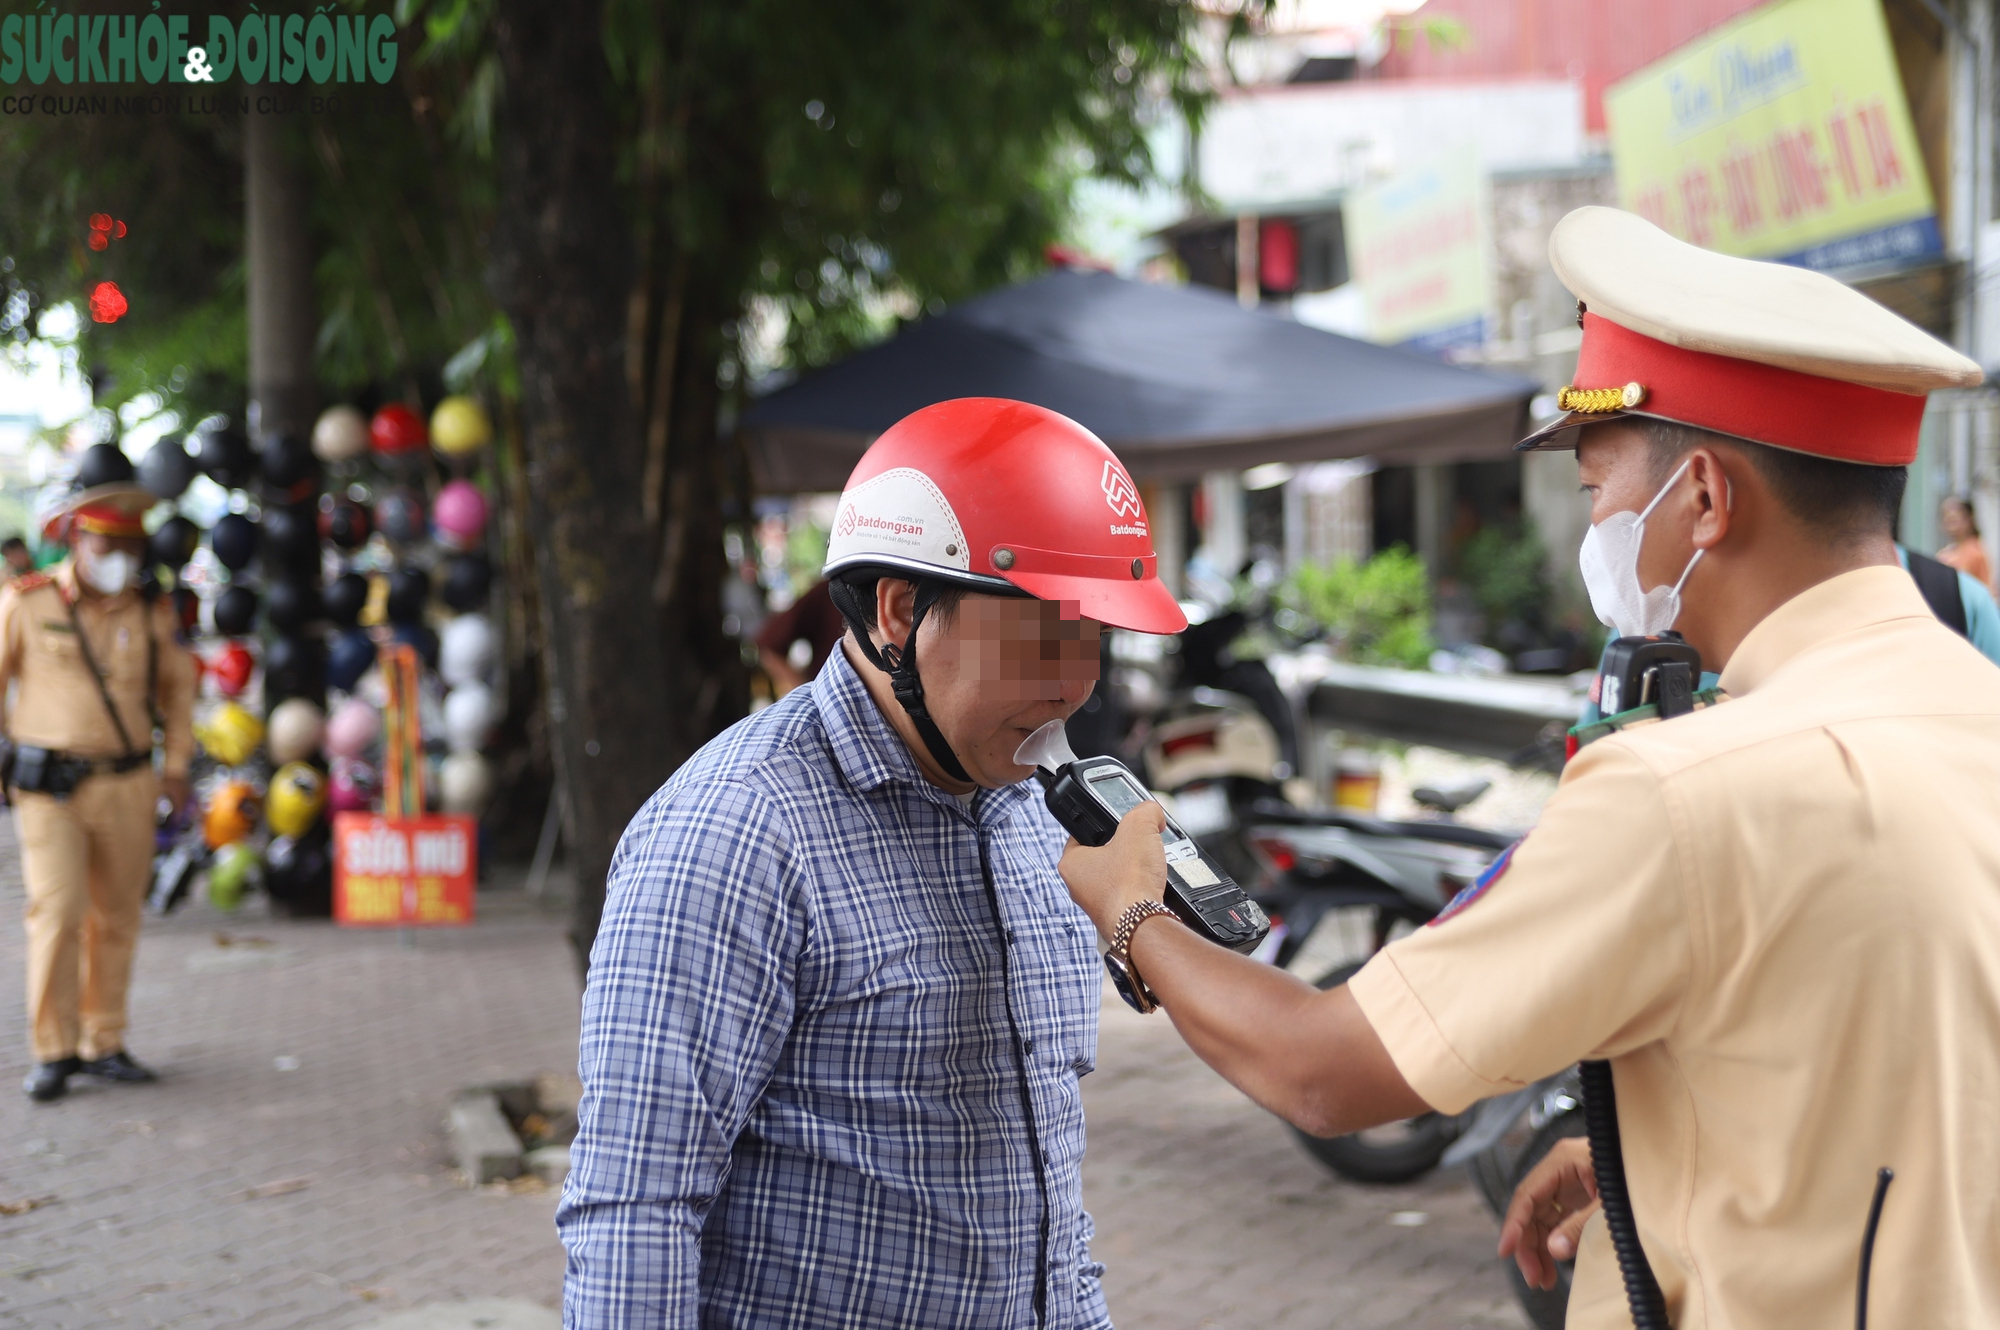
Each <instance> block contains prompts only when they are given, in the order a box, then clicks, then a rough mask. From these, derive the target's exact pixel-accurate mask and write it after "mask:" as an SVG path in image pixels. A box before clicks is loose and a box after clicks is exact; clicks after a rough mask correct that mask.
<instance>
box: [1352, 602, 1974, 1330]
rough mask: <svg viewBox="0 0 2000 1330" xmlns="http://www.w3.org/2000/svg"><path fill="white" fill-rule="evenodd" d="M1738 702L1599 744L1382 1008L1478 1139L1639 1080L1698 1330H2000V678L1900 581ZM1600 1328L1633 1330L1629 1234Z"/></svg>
mask: <svg viewBox="0 0 2000 1330" xmlns="http://www.w3.org/2000/svg"><path fill="white" fill-rule="evenodd" d="M1722 685H1723V687H1724V688H1725V689H1727V690H1728V691H1729V693H1730V694H1731V695H1732V696H1733V697H1734V699H1735V700H1734V701H1731V702H1729V703H1728V704H1726V705H1724V706H1720V707H1715V708H1711V709H1709V710H1706V711H1702V712H1697V713H1695V714H1693V715H1690V716H1684V717H1681V718H1678V719H1675V720H1673V721H1670V722H1667V723H1664V724H1657V725H1651V726H1646V727H1643V728H1639V729H1635V730H1630V731H1626V732H1624V733H1622V734H1619V735H1616V736H1614V737H1611V738H1607V739H1602V740H1599V741H1598V742H1597V743H1595V744H1592V745H1591V746H1590V747H1589V748H1586V749H1585V750H1584V751H1583V752H1582V753H1580V754H1579V755H1578V756H1577V758H1576V759H1575V760H1574V761H1573V762H1571V763H1570V765H1569V768H1568V770H1567V771H1565V772H1564V774H1563V780H1562V785H1561V787H1560V789H1559V790H1558V791H1557V793H1556V795H1555V797H1554V798H1553V799H1552V800H1550V802H1549V805H1548V807H1547V809H1546V810H1545V811H1544V813H1543V815H1542V819H1541V822H1540V824H1539V825H1538V826H1537V827H1536V828H1535V829H1534V831H1533V832H1532V833H1530V834H1529V836H1528V837H1527V839H1526V840H1525V841H1523V842H1522V843H1521V845H1520V846H1519V848H1518V849H1517V850H1516V852H1515V854H1514V858H1513V862H1512V864H1511V865H1510V867H1509V868H1508V870H1507V871H1506V872H1505V873H1504V874H1503V875H1501V876H1500V877H1498V878H1496V879H1495V880H1494V881H1493V882H1492V884H1491V885H1490V886H1489V887H1488V889H1487V890H1486V892H1485V893H1484V894H1483V895H1482V896H1481V897H1480V898H1479V899H1477V900H1475V901H1473V902H1472V903H1470V904H1469V905H1467V906H1466V907H1465V908H1464V909H1463V911H1462V912H1460V913H1458V914H1455V915H1453V916H1452V917H1450V918H1447V919H1445V920H1443V921H1442V922H1441V923H1439V924H1437V925H1436V926H1433V927H1426V928H1422V929H1419V930H1418V931H1417V932H1416V933H1415V934H1413V935H1411V936H1409V937H1407V938H1404V939H1402V940H1400V941H1398V942H1396V943H1394V944H1392V945H1391V946H1389V947H1388V948H1387V949H1386V950H1384V951H1383V952H1382V953H1381V954H1379V955H1378V956H1376V957H1375V958H1374V959H1373V960H1372V961H1370V962H1369V964H1368V965H1367V966H1366V967H1365V968H1364V969H1363V970H1362V971H1361V972H1360V973H1359V974H1358V975H1357V976H1356V977H1355V979H1354V981H1353V985H1352V989H1353V993H1354V996H1355V997H1356V999H1357V1000H1358V1001H1359V1002H1360V1004H1361V1009H1362V1011H1363V1012H1364V1013H1365V1014H1366V1015H1367V1017H1368V1020H1369V1023H1370V1024H1371V1025H1372V1026H1373V1027H1374V1029H1375V1031H1376V1033H1377V1034H1378V1035H1379V1036H1380V1037H1381V1038H1382V1041H1383V1042H1384V1044H1385V1045H1386V1046H1387V1047H1388V1050H1389V1052H1390V1055H1391V1056H1392V1057H1393V1058H1394V1059H1395V1062H1396V1065H1397V1067H1398V1068H1399V1069H1400V1070H1401V1071H1402V1073H1403V1075H1404V1077H1405V1078H1406V1079H1408V1081H1409V1083H1410V1085H1411V1086H1412V1087H1413V1088H1414V1089H1415V1090H1416V1091H1417V1093H1419V1094H1420V1095H1422V1096H1423V1097H1424V1099H1425V1100H1426V1101H1428V1102H1429V1103H1430V1104H1432V1105H1433V1106H1435V1107H1436V1108H1438V1109H1440V1110H1441V1111H1444V1112H1457V1111H1459V1110H1460V1109H1463V1108H1464V1107H1465V1106H1466V1105H1468V1104H1470V1103H1471V1102H1472V1101H1474V1100H1475V1099H1479V1098H1483V1097H1486V1096H1489V1095H1495V1094H1499V1093H1502V1092H1504V1091H1508V1090H1513V1089H1515V1088H1518V1087H1519V1086H1521V1085H1523V1084H1526V1083H1529V1082H1532V1081H1534V1080H1535V1079H1537V1078H1539V1077H1542V1076H1545V1075H1549V1074H1551V1073H1553V1072H1556V1071H1559V1070H1561V1069H1562V1068H1563V1067H1565V1066H1567V1065H1568V1064H1569V1063H1572V1062H1575V1061H1578V1060H1580V1059H1586V1058H1605V1057H1609V1058H1611V1059H1612V1060H1613V1068H1614V1072H1615V1075H1616V1079H1617V1086H1618V1111H1619V1122H1620V1125H1621V1127H1622V1130H1623V1135H1624V1143H1625V1165H1626V1171H1627V1176H1628V1180H1629V1182H1630V1186H1631V1191H1632V1195H1633V1197H1634V1208H1635V1210H1636V1212H1637V1216H1638V1223H1639V1229H1640V1236H1641V1239H1642V1241H1643V1243H1644V1246H1645V1249H1646V1253H1647V1255H1648V1257H1649V1258H1650V1259H1651V1261H1652V1264H1653V1268H1654V1270H1655V1272H1656V1273H1657V1274H1658V1276H1659V1280H1660V1285H1661V1287H1662V1289H1663V1290H1664V1291H1665V1293H1666V1297H1667V1303H1668V1306H1669V1308H1670V1309H1671V1310H1672V1312H1673V1320H1674V1324H1675V1326H1677V1327H1679V1328H1680V1330H1723V1328H1724V1327H1727V1328H1728V1330H1765V1328H1766V1327H1773V1326H1811V1327H1819V1328H1821V1330H1825V1328H1827V1327H1835V1326H1842V1325H1850V1324H1852V1320H1853V1315H1854V1291H1855V1290H1854V1285H1855V1274H1856V1269H1857V1266H1858V1263H1859V1255H1860V1248H1861V1236H1862V1230H1863V1227H1864V1225H1865V1223H1866V1220H1867V1213H1868V1205H1869V1199H1870V1197H1871V1195H1872V1194H1873V1190H1874V1186H1875V1173H1876V1169H1877V1168H1879V1167H1881V1166H1883V1165H1888V1166H1890V1167H1892V1168H1894V1169H1895V1170H1896V1180H1895V1182H1894V1184H1893V1185H1892V1186H1891V1188H1890V1190H1889V1195H1888V1201H1887V1204H1886V1206H1885V1208H1884V1210H1883V1215H1882V1225H1881V1232H1880V1236H1879V1239H1878V1241H1877V1243H1876V1247H1875V1262H1874V1273H1873V1293H1872V1296H1871V1298H1870V1306H1871V1309H1872V1310H1871V1315H1870V1321H1871V1323H1872V1324H1875V1325H1880V1326H1885V1327H1886V1326H1893V1327H1898V1330H1916V1328H1917V1327H1923V1328H1924V1330H1945V1328H1947V1327H1977V1326H1996V1325H2000V669H1995V668H1994V666H1993V665H1992V664H1990V663H1989V662H1987V661H1986V660H1985V659H1984V658H1983V657H1981V656H1980V655H1979V653H1978V652H1976V651H1974V650H1973V649H1972V648H1971V647H1970V646H1969V645H1967V644H1966V643H1965V642H1964V641H1963V640H1962V639H1961V638H1959V637H1958V636H1956V635H1955V634H1953V633H1952V632H1951V631H1950V630H1949V629H1947V628H1945V627H1944V626H1943V625H1942V624H1940V623H1938V621H1937V620H1936V619H1935V618H1934V617H1932V615H1931V613H1930V611H1929V610H1928V609H1927V608H1926V607H1925V605H1924V602H1923V600H1922V598H1921V597H1920V596H1919V595H1918V594H1917V590H1916V587H1915V585H1914V584H1913V583H1912V582H1911V581H1910V579H1909V577H1908V576H1907V575H1906V574H1905V573H1903V572H1902V571H1901V570H1900V569H1897V568H1894V567H1885V568H1867V569H1862V570H1858V571H1855V572H1850V573H1846V574H1844V575H1842V576H1840V577H1836V578H1833V579H1832V580H1830V581H1827V582H1824V583H1822V584H1821V585H1819V586H1816V587H1814V588H1812V589H1811V590H1809V591H1806V592H1805V593H1804V594H1802V595H1800V596H1798V597H1796V598H1795V599H1793V600H1792V601H1790V602H1789V603H1787V604H1785V605H1783V606H1781V607H1780V608H1779V609H1778V610H1776V611H1775V612H1774V613H1772V614H1771V615H1770V616H1769V617H1768V618H1766V619H1765V620H1764V621H1763V622H1762V623H1760V624H1759V625H1758V626H1757V627H1756V628H1755V629H1754V630H1753V631H1752V632H1751V634H1750V635H1749V637H1747V638H1746V639H1745V640H1744V642H1743V644H1742V646H1741V647H1740V648H1738V650H1737V652H1736V654H1735V655H1734V656H1733V657H1731V659H1730V660H1729V662H1728V665H1727V667H1726V668H1725V669H1724V671H1723V674H1722ZM1569 1324H1570V1326H1571V1327H1572V1328H1573V1330H1577V1328H1583V1330H1589V1328H1592V1327H1603V1328H1605V1330H1609V1328H1610V1327H1614V1326H1618V1327H1627V1326H1629V1325H1630V1324H1631V1321H1630V1318H1629V1315H1628V1313H1627V1311H1626V1307H1625V1301H1624V1293H1623V1290H1622V1286H1621V1285H1620V1283H1619V1277H1618V1270H1617V1266H1616V1264H1615V1262H1614V1261H1613V1258H1612V1254H1611V1249H1610V1244H1609V1241H1608V1240H1607V1238H1606V1237H1605V1234H1604V1225H1603V1222H1602V1220H1601V1219H1599V1220H1593V1221H1592V1223H1591V1224H1590V1227H1589V1229H1588V1230H1586V1234H1585V1241H1584V1245H1583V1250H1582V1253H1581V1255H1580V1258H1579V1261H1578V1264H1577V1271H1576V1284H1575V1290H1574V1294H1573V1296H1572V1299H1571V1302H1570V1311H1569Z"/></svg>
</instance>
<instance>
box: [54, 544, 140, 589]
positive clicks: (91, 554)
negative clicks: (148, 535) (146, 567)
mask: <svg viewBox="0 0 2000 1330" xmlns="http://www.w3.org/2000/svg"><path fill="white" fill-rule="evenodd" d="M70 546H71V548H72V549H74V550H75V551H76V571H77V578H78V580H79V581H80V582H81V583H82V584H83V585H84V587H85V588H87V589H88V590H91V591H95V592H97V593H98V594H99V595H104V596H115V595H117V594H118V593H119V592H121V591H123V590H125V589H126V588H127V587H129V586H130V585H132V582H133V581H134V580H135V579H136V578H137V577H138V575H139V569H140V567H141V566H142V565H143V563H144V560H145V554H146V541H145V538H144V537H143V536H106V535H102V534H100V533H98V532H95V531H79V532H77V533H76V536H75V537H74V539H72V541H71V542H70Z"/></svg>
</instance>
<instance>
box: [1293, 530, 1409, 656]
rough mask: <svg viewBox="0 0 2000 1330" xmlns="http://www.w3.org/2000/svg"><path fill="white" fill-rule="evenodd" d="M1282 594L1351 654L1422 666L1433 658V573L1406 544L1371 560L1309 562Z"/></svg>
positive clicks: (1294, 574) (1346, 653) (1296, 610)
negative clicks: (1431, 578)
mask: <svg viewBox="0 0 2000 1330" xmlns="http://www.w3.org/2000/svg"><path fill="white" fill-rule="evenodd" d="M1278 595H1279V600H1280V602H1281V603H1282V604H1284V605H1285V607H1286V608H1288V609H1291V610H1293V611H1295V612H1297V613H1299V614H1303V615H1304V616H1306V618H1307V619H1309V620H1311V621H1312V622H1313V623H1314V624H1316V625H1318V626H1319V627H1321V628H1324V629H1325V630H1326V631H1327V633H1328V635H1329V636H1330V637H1331V638H1332V640H1333V643H1334V648H1335V650H1337V651H1338V652H1339V653H1340V654H1341V655H1342V656H1344V657H1346V658H1347V659H1349V660H1354V661H1359V662H1361V663H1362V664H1366V665H1400V666H1402V667H1404V668H1406V669H1421V668H1423V667H1424V665H1425V664H1426V663H1427V662H1428V661H1429V659H1430V654H1431V649H1432V646H1433V645H1434V644H1433V643H1432V641H1431V586H1430V575H1429V574H1428V573H1427V572H1426V571H1425V569H1424V564H1423V560H1421V559H1419V558H1418V557H1417V556H1416V555H1414V554H1412V553H1410V551H1409V550H1408V549H1407V548H1405V547H1404V546H1402V545H1395V546H1391V547H1390V548H1389V549H1386V550H1383V551H1382V552H1381V553H1380V554H1377V555H1376V556H1375V557H1374V558H1372V559H1369V560H1368V561H1367V562H1366V563H1357V562H1355V561H1354V560H1352V559H1341V560H1338V561H1336V562H1334V563H1331V564H1324V563H1316V564H1306V565H1305V566H1304V567H1302V568H1300V569H1299V570H1298V571H1297V572H1295V573H1293V574H1292V576H1291V577H1290V578H1288V579H1286V581H1285V583H1284V585H1283V586H1282V587H1280V588H1279V592H1278Z"/></svg>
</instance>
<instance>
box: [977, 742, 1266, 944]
mask: <svg viewBox="0 0 2000 1330" xmlns="http://www.w3.org/2000/svg"><path fill="white" fill-rule="evenodd" d="M1014 761H1016V762H1017V763H1019V764H1021V765H1022V766H1031V767H1033V768H1034V769H1035V776H1036V778H1037V779H1038V780H1040V781H1041V782H1042V789H1043V791H1044V794H1043V799H1044V801H1045V802H1046V803H1047V804H1048V806H1049V811H1050V812H1051V813H1053V814H1055V818H1056V821H1058V822H1060V823H1062V825H1063V827H1064V829H1065V830H1067V831H1068V832H1069V834H1070V835H1072V836H1074V837H1076V839H1077V841H1078V843H1079V844H1083V845H1103V844H1105V843H1107V842H1108V841H1110V839H1111V838H1112V837H1113V836H1115V835H1117V834H1118V823H1119V821H1120V819H1122V818H1123V817H1124V816H1125V814H1127V813H1129V812H1131V811H1132V810H1133V809H1134V808H1137V807H1138V806H1139V805H1140V804H1142V803H1145V802H1146V801H1147V800H1149V799H1151V798H1152V797H1153V795H1152V792H1151V791H1149V790H1148V789H1147V788H1146V784H1145V782H1144V781H1142V780H1140V779H1139V778H1138V777H1137V776H1135V775H1133V774H1132V770H1131V768H1129V767H1127V766H1126V765H1125V764H1124V763H1123V762H1120V761H1119V760H1118V759H1117V758H1115V757H1085V758H1079V757H1078V756H1077V755H1076V754H1075V752H1073V751H1072V750H1071V749H1070V746H1069V736H1068V735H1067V734H1066V733H1065V732H1064V730H1063V722H1062V721H1060V720H1052V721H1050V722H1049V723H1048V724H1047V725H1044V726H1042V728H1041V729H1039V730H1036V731H1035V732H1034V733H1033V734H1031V735H1029V736H1028V739H1027V742H1026V743H1024V744H1022V745H1021V747H1020V749H1019V750H1018V751H1016V752H1015V754H1014ZM1160 840H1161V841H1162V842H1164V843H1165V845H1166V848H1167V885H1166V890H1165V891H1164V892H1163V893H1162V895H1163V897H1164V899H1165V902H1166V905H1167V908H1168V909H1170V910H1172V911H1173V912H1174V913H1175V914H1176V915H1178V916H1180V919H1181V922H1182V923H1185V924H1186V925H1187V926H1188V927H1189V928H1192V929H1193V930H1194V931H1195V932H1197V933H1199V934H1201V935H1202V936H1203V937H1205V938H1207V939H1208V940H1209V941H1211V942H1214V943H1218V944H1219V945H1221V946H1225V947H1228V948H1229V949H1230V950H1232V951H1255V950H1256V949H1257V944H1258V943H1260V942H1262V941H1263V940H1264V935H1265V934H1267V933H1269V932H1270V931H1271V921H1270V919H1269V918H1268V917H1267V916H1266V915H1265V914H1264V911H1263V910H1262V909H1261V908H1260V907H1259V906H1258V904H1257V902H1256V901H1253V900H1251V899H1250V897H1249V894H1248V893H1246V892H1245V891H1244V890H1243V888H1241V887H1239V886H1237V885H1236V883H1235V881H1234V879H1232V878H1231V877H1230V876H1229V874H1227V873H1225V872H1223V871H1222V866H1221V865H1220V864H1218V863H1216V862H1215V860H1214V859H1212V858H1210V857H1209V855H1208V852H1207V851H1205V850H1203V849H1202V848H1201V846H1200V845H1198V844H1196V842H1195V839H1194V837H1192V836H1190V835H1188V834H1187V833H1186V832H1185V831H1182V830H1181V828H1180V824H1179V823H1177V822H1175V821H1174V819H1173V818H1172V816H1169V817H1168V818H1167V827H1166V830H1164V831H1162V832H1161V833H1160Z"/></svg>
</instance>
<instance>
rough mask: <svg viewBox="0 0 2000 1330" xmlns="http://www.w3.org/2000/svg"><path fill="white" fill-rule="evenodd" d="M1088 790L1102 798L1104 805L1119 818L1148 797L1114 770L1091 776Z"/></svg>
mask: <svg viewBox="0 0 2000 1330" xmlns="http://www.w3.org/2000/svg"><path fill="white" fill-rule="evenodd" d="M1090 792H1091V793H1092V794H1094V795H1096V796H1097V797H1098V798H1100V799H1102V800H1103V801H1104V806H1105V807H1107V808H1109V809H1110V810H1111V811H1112V812H1114V813H1116V814H1118V816H1119V817H1121V818H1122V817H1124V816H1125V815H1126V814H1127V813H1129V812H1131V811H1132V810H1133V809H1135V808H1137V807H1138V806H1139V805H1140V804H1142V803H1145V802H1146V799H1147V797H1148V796H1147V794H1146V792H1145V791H1144V790H1142V789H1140V788H1139V787H1138V786H1137V785H1134V784H1133V783H1132V782H1131V781H1129V780H1127V779H1125V777H1124V776H1122V775H1120V774H1119V773H1117V772H1115V771H1109V772H1106V773H1105V774H1104V775H1102V776H1094V777H1092V778H1091V781H1090Z"/></svg>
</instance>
